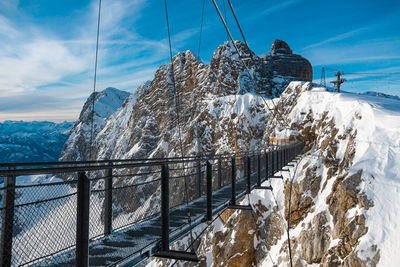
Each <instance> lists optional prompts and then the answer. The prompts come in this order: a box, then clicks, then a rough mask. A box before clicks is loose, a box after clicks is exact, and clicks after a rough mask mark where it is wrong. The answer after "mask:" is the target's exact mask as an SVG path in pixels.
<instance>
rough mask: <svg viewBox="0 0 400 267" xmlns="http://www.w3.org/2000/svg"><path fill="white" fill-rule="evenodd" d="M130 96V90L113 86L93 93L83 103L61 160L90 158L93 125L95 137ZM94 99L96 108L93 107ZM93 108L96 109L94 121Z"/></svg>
mask: <svg viewBox="0 0 400 267" xmlns="http://www.w3.org/2000/svg"><path fill="white" fill-rule="evenodd" d="M128 96H129V93H128V92H125V91H121V90H118V89H115V88H111V87H109V88H106V89H105V90H103V91H100V92H95V93H92V94H91V95H90V97H89V98H88V99H87V100H86V102H85V104H84V105H83V108H82V111H81V113H80V115H79V120H78V121H77V122H76V123H75V125H74V127H73V128H72V130H71V131H70V133H69V135H68V139H67V141H66V142H65V144H64V147H63V151H62V153H61V155H60V160H61V161H68V160H76V161H77V160H85V159H86V160H88V159H89V156H90V155H89V154H90V152H89V151H90V138H91V135H92V126H93V139H94V138H95V137H96V135H97V134H98V133H99V132H100V131H101V129H103V127H104V125H105V123H106V120H107V119H108V118H109V117H110V116H111V115H112V114H113V113H114V112H115V111H117V110H118V109H119V108H120V107H121V105H122V104H123V102H124V101H125V100H126V99H127V98H128ZM93 101H94V109H92V106H93ZM92 110H94V112H93V122H92Z"/></svg>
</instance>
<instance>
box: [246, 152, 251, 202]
mask: <svg viewBox="0 0 400 267" xmlns="http://www.w3.org/2000/svg"><path fill="white" fill-rule="evenodd" d="M246 165H247V166H246V167H247V175H246V176H247V190H246V191H247V194H250V192H251V157H250V156H248V157H247V164H246Z"/></svg>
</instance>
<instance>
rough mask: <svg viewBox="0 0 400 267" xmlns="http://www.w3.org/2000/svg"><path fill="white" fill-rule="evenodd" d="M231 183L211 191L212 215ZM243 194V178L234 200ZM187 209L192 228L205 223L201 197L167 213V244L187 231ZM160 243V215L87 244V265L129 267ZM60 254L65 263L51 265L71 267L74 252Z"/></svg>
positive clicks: (223, 201) (224, 201)
mask: <svg viewBox="0 0 400 267" xmlns="http://www.w3.org/2000/svg"><path fill="white" fill-rule="evenodd" d="M256 179H257V178H256V177H255V175H252V177H251V184H252V185H253V188H254V187H255V184H256ZM231 190H232V187H231V184H229V185H226V186H224V187H222V188H220V189H219V190H216V191H214V192H213V195H212V201H213V202H212V207H213V214H214V215H215V214H217V213H218V212H220V211H221V210H223V209H226V208H227V206H228V203H229V201H230V199H231V194H232V191H231ZM245 193H246V179H245V178H242V179H240V180H238V181H236V199H239V198H240V197H242V196H244V195H245ZM188 209H189V210H190V215H191V220H192V228H194V227H195V226H197V225H198V224H200V223H202V222H205V211H206V197H205V196H202V197H200V198H198V199H196V200H194V201H191V202H190V203H189V205H188V206H187V205H181V206H179V207H177V208H175V209H172V210H171V211H170V237H171V238H170V242H172V241H174V240H176V239H178V238H179V237H181V236H182V235H184V234H186V233H187V232H188V231H190V227H189V224H188V215H187V212H188ZM160 240H161V215H158V216H155V217H153V218H151V219H149V220H147V221H144V222H141V223H139V224H135V225H132V226H128V227H126V228H124V229H122V230H119V231H116V232H113V233H111V234H110V235H108V236H106V237H103V238H101V239H98V240H95V241H92V242H91V243H90V245H89V255H90V256H89V266H108V265H114V264H116V263H121V265H125V264H128V262H126V259H127V258H129V259H130V261H129V264H132V263H134V262H135V261H136V262H137V261H139V260H141V259H143V258H146V257H149V256H151V255H153V254H154V253H155V252H157V251H158V247H159V241H160ZM67 254H70V255H66V254H64V253H63V255H60V256H59V257H60V258H62V259H65V258H69V260H67V261H64V262H61V263H60V261H58V260H57V259H56V258H57V257H56V258H54V259H55V260H56V262H58V263H59V264H57V265H55V266H65V265H74V263H75V253H74V252H68V253H67Z"/></svg>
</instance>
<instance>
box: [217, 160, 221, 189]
mask: <svg viewBox="0 0 400 267" xmlns="http://www.w3.org/2000/svg"><path fill="white" fill-rule="evenodd" d="M221 187H222V159H221V157H220V158H219V159H218V188H221Z"/></svg>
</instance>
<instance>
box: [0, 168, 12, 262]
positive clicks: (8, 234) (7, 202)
mask: <svg viewBox="0 0 400 267" xmlns="http://www.w3.org/2000/svg"><path fill="white" fill-rule="evenodd" d="M8 169H9V170H13V169H14V168H13V167H9V168H8ZM4 187H5V188H4V195H3V210H2V214H1V219H2V224H1V247H0V256H1V264H0V265H1V266H11V255H12V233H13V226H14V224H13V222H14V202H15V176H13V175H11V176H6V177H5V178H4Z"/></svg>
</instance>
